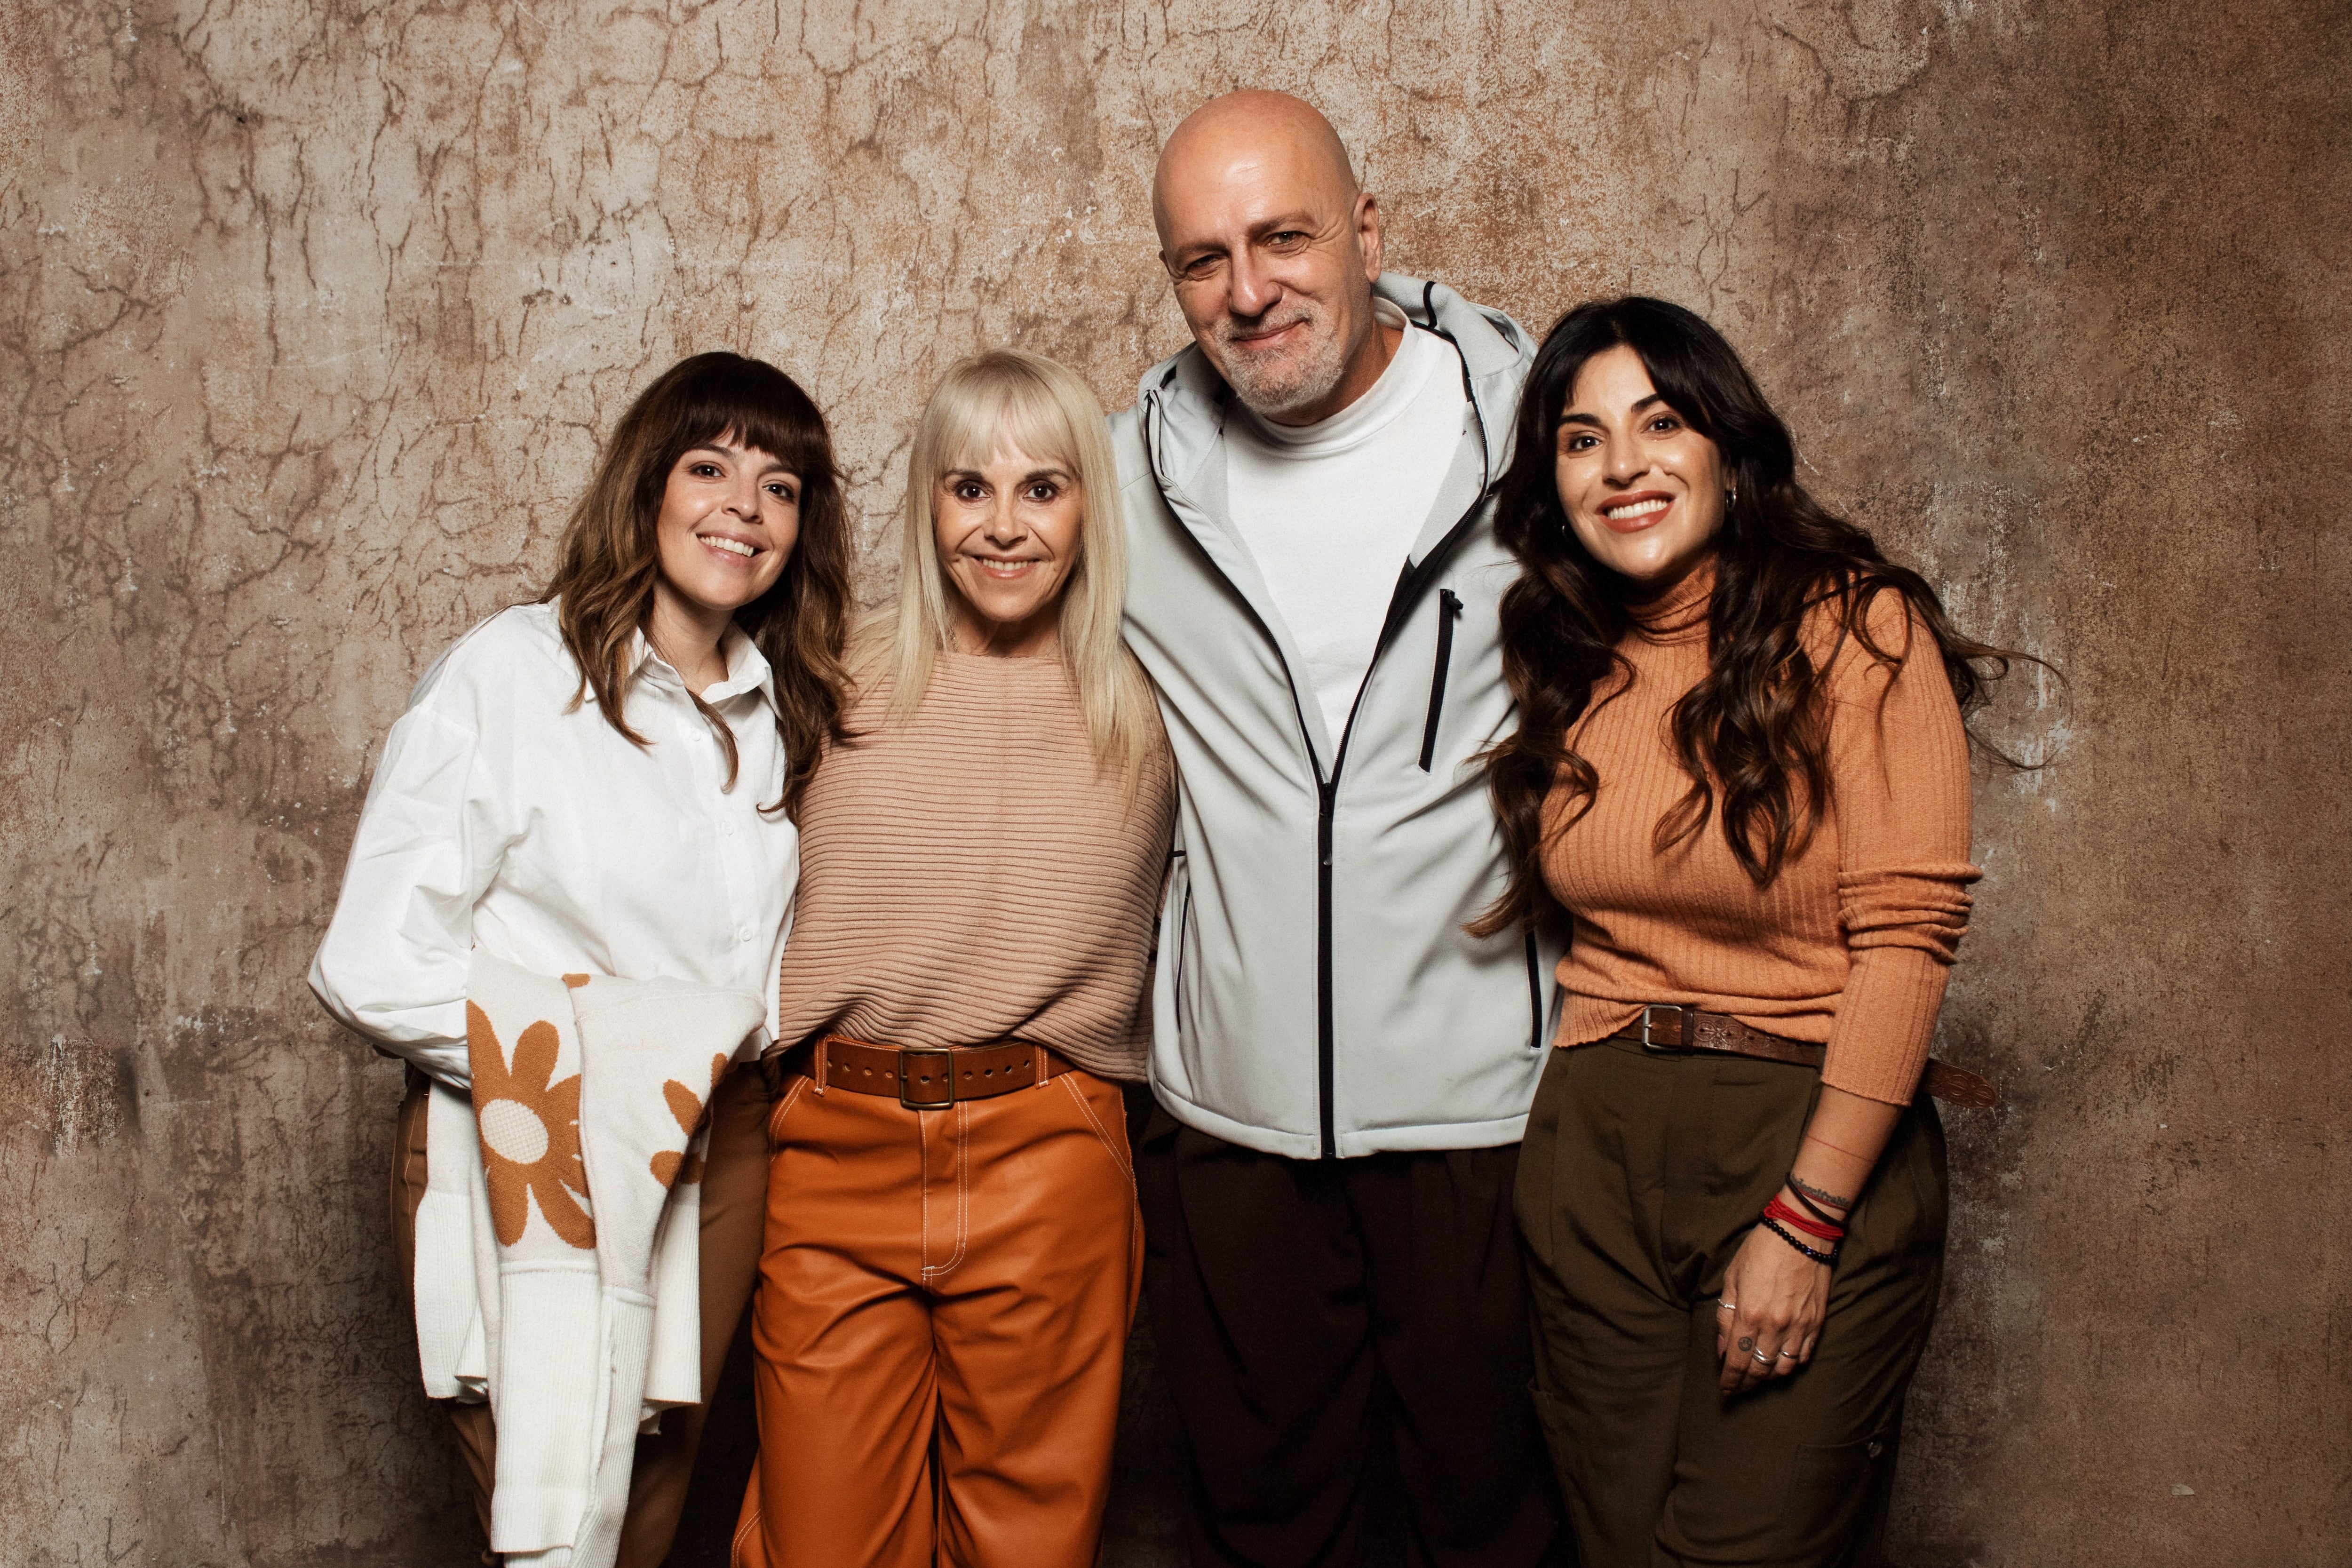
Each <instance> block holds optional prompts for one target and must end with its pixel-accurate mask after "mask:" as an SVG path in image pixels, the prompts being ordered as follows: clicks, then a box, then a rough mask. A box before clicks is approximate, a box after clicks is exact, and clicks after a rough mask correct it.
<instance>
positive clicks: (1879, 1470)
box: [1776, 1416, 1901, 1568]
mask: <svg viewBox="0 0 2352 1568" xmlns="http://www.w3.org/2000/svg"><path fill="white" fill-rule="evenodd" d="M1900 1419H1901V1418H1900V1416H1897V1417H1896V1420H1895V1422H1890V1423H1888V1424H1887V1425H1886V1426H1885V1427H1883V1428H1881V1429H1880V1431H1879V1432H1878V1433H1876V1434H1875V1435H1874V1436H1869V1437H1864V1438H1863V1439H1861V1440H1859V1441H1857V1442H1852V1443H1824V1444H1802V1445H1800V1446H1799V1447H1798V1448H1797V1449H1796V1452H1795V1456H1794V1462H1793V1463H1792V1464H1791V1465H1790V1472H1789V1491H1788V1495H1787V1496H1786V1497H1785V1498H1784V1499H1783V1500H1782V1502H1781V1511H1780V1531H1778V1533H1779V1536H1780V1542H1779V1545H1780V1556H1779V1558H1777V1559H1776V1561H1783V1562H1787V1563H1791V1564H1804V1565H1806V1568H1811V1565H1814V1564H1819V1565H1821V1568H1849V1565H1855V1568H1858V1565H1860V1564H1863V1563H1875V1562H1876V1561H1877V1560H1878V1559H1877V1540H1876V1538H1877V1536H1878V1534H1879V1532H1880V1529H1881V1527H1882V1526H1883V1525H1884V1524H1885V1517H1886V1509H1885V1502H1886V1495H1887V1490H1888V1488H1889V1486H1890V1484H1891V1483H1892V1481H1893V1479H1894V1475H1895V1436H1896V1432H1897V1423H1898V1422H1899V1421H1900Z"/></svg>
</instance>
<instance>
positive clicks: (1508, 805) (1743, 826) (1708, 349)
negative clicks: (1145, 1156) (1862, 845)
mask: <svg viewBox="0 0 2352 1568" xmlns="http://www.w3.org/2000/svg"><path fill="white" fill-rule="evenodd" d="M1620 346H1623V347H1626V348H1630V349H1632V350H1633V352H1634V353H1636V354H1638V355H1640V356H1641V360H1642V363H1643V367H1644V368H1645V369H1646V370H1647V371H1648V372H1649V375H1650V383H1651V384H1652V385H1653V386H1654V387H1655V388H1656V389H1657V391H1658V393H1659V395H1661V396H1662V397H1663V398H1664V400H1665V402H1666V403H1667V404H1668V405H1670V406H1671V407H1672V408H1673V409H1674V411H1675V413H1676V414H1678V415H1680V416H1682V417H1683V418H1684V419H1685V421H1687V422H1688V424H1689V425H1690V427H1691V428H1692V429H1694V430H1696V431H1697V432H1698V433H1699V434H1700V435H1702V436H1705V437H1706V438H1707V439H1708V440H1710V441H1712V442H1714V443H1715V445H1716V448H1717V452H1718V453H1719V454H1720V455H1721V458H1722V460H1723V465H1724V478H1725V481H1726V485H1727V489H1729V490H1730V491H1731V492H1732V498H1733V499H1732V500H1731V501H1730V502H1729V503H1728V505H1727V508H1726V510H1725V513H1724V518H1723V522H1722V525H1721V527H1720V528H1719V530H1718V531H1717V534H1716V537H1715V542H1714V550H1715V563H1716V566H1715V570H1716V577H1715V593H1714V597H1713V600H1712V603H1711V604H1710V605H1709V607H1708V610H1707V623H1708V624H1707V671H1706V676H1705V677H1704V678H1703V679H1700V681H1699V682H1698V684H1696V686H1694V687H1692V688H1691V689H1690V690H1689V691H1687V692H1685V693H1684V694H1683V696H1682V698H1681V699H1680V700H1677V701H1676V702H1675V705H1674V707H1673V710H1672V711H1671V716H1670V727H1671V731H1672V736H1673V742H1674V748H1675V755H1676V758H1677V760H1679V762H1680V763H1681V764H1682V768H1683V771H1684V773H1686V774H1687V775H1688V776H1689V778H1690V781H1691V784H1690V788H1689V790H1688V791H1687V792H1686V793H1685V795H1683V797H1682V798H1681V799H1680V800H1679V801H1677V802H1676V803H1675V805H1673V806H1672V807H1671V808H1669V809H1668V810H1667V811H1666V812H1665V813H1664V816H1661V817H1660V818H1659V821H1658V826H1657V832H1656V836H1655V840H1654V843H1655V847H1657V848H1658V849H1659V850H1660V851H1662V852H1663V851H1664V850H1666V849H1669V848H1672V847H1674V846H1675V845H1676V844H1679V843H1682V842H1683V841H1685V840H1686V839H1689V838H1691V837H1694V836H1696V835H1697V834H1698V833H1700V832H1702V831H1704V830H1705V829H1706V826H1707V824H1708V822H1709V821H1710V820H1711V819H1713V818H1714V817H1715V816H1717V812H1718V810H1719V811H1720V815H1721V818H1722V830H1723V835H1724V837H1725V838H1726V840H1727V842H1728V843H1729V845H1730V847H1731V852H1732V854H1733V855H1734V856H1736V857H1738V861H1739V864H1740V866H1741V868H1743V869H1745V870H1746V871H1747V873H1748V877H1749V878H1750V879H1753V880H1754V881H1755V882H1756V884H1757V885H1758V886H1759V887H1763V886H1767V885H1769V883H1770V882H1771V881H1772V879H1774V878H1775V877H1777V876H1779V875H1780V868H1781V866H1782V864H1783V863H1784V862H1785V861H1786V860H1787V859H1788V858H1789V857H1790V855H1791V854H1794V853H1799V852H1801V851H1802V849H1803V847H1804V846H1805V845H1806V844H1807V843H1808V842H1809V841H1810V840H1811V837H1812V833H1813V830H1814V828H1815V827H1816V826H1818V825H1819V823H1820V821H1821V816H1822V808H1823V806H1824V805H1825V804H1826V802H1827V800H1828V796H1829V772H1828V760H1827V754H1826V753H1827V745H1828V735H1827V728H1828V726H1827V721H1826V716H1825V696H1826V694H1825V692H1824V690H1823V682H1824V680H1825V679H1826V676H1827V666H1828V663H1829V660H1828V659H1823V660H1822V661H1821V662H1820V663H1816V662H1815V660H1814V658H1813V656H1812V655H1811V653H1810V652H1809V651H1808V650H1807V647H1806V640H1805V638H1804V637H1803V636H1802V635H1801V634H1802V632H1803V629H1804V626H1805V622H1806V619H1807V617H1808V616H1809V615H1811V613H1812V612H1814V611H1815V610H1816V609H1819V608H1822V607H1826V608H1827V610H1828V613H1829V614H1831V615H1833V616H1835V617H1836V622H1835V626H1836V631H1837V644H1836V646H1843V640H1844V639H1845V638H1848V637H1851V638H1853V640H1854V641H1855V642H1857V643H1858V644H1859V645H1860V646H1861V647H1863V648H1864V649H1866V650H1867V651H1868V653H1869V655H1870V657H1872V658H1875V659H1877V660H1878V661H1879V662H1880V663H1881V664H1884V665H1885V666H1887V667H1889V668H1893V667H1895V666H1896V665H1899V664H1900V663H1901V662H1902V660H1903V658H1904V650H1902V649H1893V650H1890V649H1887V648H1885V647H1880V646H1879V644H1878V643H1877V642H1876V641H1875V640H1874V638H1873V637H1871V634H1870V628H1869V616H1870V607H1871V605H1872V603H1873V601H1874V600H1875V599H1876V598H1877V597H1878V595H1881V594H1884V593H1894V594H1898V595H1902V597H1903V598H1904V599H1905V600H1906V602H1907V603H1908V605H1909V609H1910V614H1911V618H1912V619H1913V621H1914V622H1916V624H1917V625H1918V626H1924V627H1925V628H1926V630H1927V633H1928V635H1929V636H1931V637H1934V639H1935V642H1936V649H1937V654H1938V656H1939V657H1940V658H1942V660H1943V666H1944V673H1945V675H1946V677H1947V678H1948V679H1949V680H1950V681H1951V683H1952V694H1953V695H1954V696H1955V697H1956V698H1958V700H1959V705H1960V710H1961V712H1962V713H1963V714H1964V715H1965V714H1967V713H1969V712H1971V711H1973V710H1975V709H1976V708H1977V707H1978V706H1979V704H1980V703H1981V702H1982V700H1983V698H1984V686H1985V682H1986V681H1987V680H1988V679H1995V678H1998V677H1999V676H2001V675H2004V674H2006V673H2008V670H2009V665H2010V661H2011V659H2012V658H2024V657H2028V656H2023V655H2018V654H2014V653H2011V652H2010V651H2009V650H2007V649H2002V648H1996V647H1988V646H1987V645H1985V644H1983V643H1979V642H1975V641H1972V640H1970V639H1969V638H1968V637H1963V636H1961V635H1960V633H1959V632H1958V631H1957V630H1955V629H1954V628H1953V626H1952V624H1951V622H1950V620H1949V619H1948V618H1947V617H1946V616H1945V614H1944V606H1943V602H1942V601H1941V600H1940V599H1938V598H1937V595H1936V591H1935V590H1934V589H1933V588H1931V587H1929V586H1928V585H1927V580H1926V579H1925V578H1923V577H1921V576H1920V575H1919V574H1917V573H1916V572H1913V571H1910V570H1907V569H1906V568H1905V567H1901V566H1897V565H1895V564H1893V563H1890V562H1889V561H1888V560H1887V559H1886V558H1885V556H1884V555H1882V554H1881V553H1879V550H1878V546H1877V545H1876V544H1875V543H1874V542H1873V541H1872V540H1871V537H1870V535H1869V534H1868V533H1866V532H1864V531H1863V530H1861V529H1860V528H1857V527H1855V526H1854V525H1853V523H1851V522H1848V521H1845V520H1844V519H1843V518H1841V517H1838V516H1837V515H1835V514H1834V513H1832V511H1830V510H1829V509H1827V508H1826V507H1824V506H1822V504H1821V502H1819V501H1817V500H1814V499H1813V498H1812V497H1811V495H1809V494H1807V493H1806V491H1805V488H1804V486H1802V485H1801V484H1799V483H1798V482H1797V476H1796V446H1795V444H1794V443H1793V442H1792V441H1791V440H1790V437H1789V427H1788V426H1786V425H1784V424H1782V423H1781V421H1780V416H1779V415H1777V414H1775V413H1774V412H1773V411H1772V407H1771V405H1769V404H1768V403H1767V402H1765V400H1764V395H1763V394H1762V393H1761V392H1759V390H1757V386H1756V383H1755V380H1754V378H1753V377H1751V376H1750V375H1749V374H1748V367H1747V366H1746V365H1744V364H1742V363H1740V362H1739V356H1738V354H1737V353H1734V352H1733V350H1732V347H1731V345H1730V344H1729V343H1728V342H1725V341H1724V338H1723V334H1722V333H1720V332H1718V331H1716V330H1715V329H1714V328H1713V327H1712V326H1709V325H1708V324H1707V323H1706V321H1705V320H1703V319H1702V318H1700V317H1698V316H1696V315H1694V314H1693V313H1692V312H1690V311H1688V310H1684V309H1683V308H1682V307H1681V306H1679V305H1673V304H1668V303H1667V302H1666V301H1664V300H1651V299H1645V298H1643V297H1640V296H1638V295H1636V296H1628V297H1626V298H1624V299H1619V300H1596V301H1593V302H1591V303H1588V304H1583V305H1579V306H1578V307H1576V308H1575V309H1574V310H1570V311H1569V312H1568V314H1566V315H1565V316H1562V317H1561V318H1560V319H1559V324H1557V325H1556V326H1554V327H1553V328H1552V330H1551V332H1550V334H1549V336H1547V337H1546V338H1545V339H1544V343H1543V347H1542V349H1541V350H1540V351H1539V352H1538V353H1537V355H1536V362H1535V366H1534V368H1533V369H1532V370H1531V371H1530V372H1529V373H1528V383H1527V387H1526V390H1525V391H1524V392H1523V393H1522V394H1521V397H1520V402H1519V414H1518V427H1517V436H1516V439H1515V441H1514V443H1513V453H1512V458H1511V463H1510V467H1509V468H1507V470H1506V471H1505V473H1504V475H1503V479H1502V483H1501V485H1500V487H1499V493H1498V495H1497V498H1496V517H1495V531H1496V535H1497V536H1498V537H1499V538H1500V539H1501V541H1502V542H1503V543H1504V545H1505V546H1506V547H1507V548H1508V549H1509V550H1510V552H1512V553H1513V554H1514V555H1516V556H1517V558H1518V561H1519V564H1520V567H1521V572H1520V575H1519V579H1518V581H1517V583H1516V584H1513V585H1512V586H1511V587H1510V588H1509V589H1508V590H1507V592H1506V593H1505V594H1504V595H1503V600H1502V605H1501V610H1500V616H1501V623H1502V638H1503V673H1504V678H1505V679H1507V681H1508V682H1509V684H1510V689H1511V693H1512V695H1513V696H1514V697H1515V698H1516V699H1517V702H1518V710H1519V727H1518V730H1517V733H1515V734H1513V735H1511V736H1510V737H1508V738H1507V739H1506V740H1504V741H1502V742H1498V743H1497V744H1496V745H1495V746H1494V747H1493V748H1492V749H1491V750H1489V752H1487V754H1486V783H1487V788H1488V790H1489V791H1490V792H1491V793H1492V795H1493V796H1494V801H1495V811H1496V816H1497V817H1499V818H1500V820H1501V826H1502V834H1503V843H1504V847H1505V851H1506V853H1507V857H1508V858H1509V866H1510V881H1509V884H1508V887H1507V889H1506V891H1505V892H1504V894H1503V897H1502V898H1501V899H1500V900H1497V901H1496V904H1495V905H1494V907H1493V908H1492V909H1490V910H1487V911H1486V913H1485V914H1484V915H1482V916H1481V917H1480V918H1479V920H1478V921H1476V922H1475V924H1474V925H1473V926H1472V928H1471V929H1472V930H1473V931H1476V932H1478V933H1479V934H1482V935H1491V934H1493V933H1495V932H1496V931H1504V930H1507V929H1508V928H1510V927H1512V926H1515V925H1517V924H1520V923H1523V922H1528V921H1535V920H1537V919H1538V918H1539V917H1541V916H1542V915H1543V914H1545V913H1546V912H1547V911H1548V910H1549V908H1550V907H1551V899H1550V895H1549V892H1548V890H1547V889H1546V888H1545V885H1544V879H1543V867H1542V856H1543V851H1544V848H1545V836H1544V832H1543V811H1544V802H1545V800H1546V798H1547V797H1548V796H1549V795H1550V794H1551V791H1552V789H1553V786H1554V785H1555V784H1566V785H1567V786H1568V788H1569V790H1570V792H1571V794H1572V795H1575V796H1579V797H1580V799H1578V800H1577V802H1576V804H1575V805H1574V807H1573V809H1572V810H1571V812H1570V814H1569V816H1567V817H1566V818H1564V819H1563V820H1562V822H1561V825H1560V826H1561V827H1562V828H1563V829H1564V828H1565V827H1566V826H1570V825H1571V824H1573V823H1574V822H1575V821H1576V820H1577V818H1579V817H1580V816H1583V815H1584V813H1585V812H1587V811H1589V810H1591V806H1592V800H1593V795H1594V792H1595V791H1596V790H1597V789H1598V788H1599V786H1600V779H1599V776H1598V775H1597V774H1596V773H1594V771H1593V767H1592V764H1591V763H1590V762H1588V761H1586V760H1585V759H1584V758H1583V757H1582V756H1580V755H1579V754H1578V753H1577V752H1575V751H1574V750H1572V749H1571V748H1570V745H1569V743H1568V733H1569V731H1570V728H1571V727H1572V726H1573V725H1574V724H1575V723H1576V721H1577V720H1578V719H1579V718H1580V717H1581V716H1582V715H1583V714H1584V712H1585V711H1586V710H1587V709H1588V708H1589V707H1590V706H1591V701H1592V695H1593V690H1594V688H1595V687H1596V686H1598V685H1599V684H1600V683H1601V679H1602V678H1603V677H1605V676H1607V675H1609V674H1610V673H1611V672H1612V670H1624V671H1625V672H1626V673H1627V674H1629V675H1630V673H1631V672H1630V669H1628V668H1627V667H1626V664H1625V660H1624V659H1623V658H1622V657H1621V656H1620V655H1619V654H1618V653H1617V652H1616V645H1617V643H1618V642H1619V640H1620V639H1622V637H1624V636H1625V635H1626V633H1627V632H1628V630H1630V629H1631V627H1632V625H1633V620H1632V616H1631V615H1630V613H1629V612H1628V610H1627V608H1626V599H1627V592H1626V590H1627V583H1626V580H1625V579H1624V578H1623V577H1622V576H1620V575H1619V574H1616V573H1614V572H1612V571H1610V570H1609V569H1608V568H1606V567H1604V566H1602V565H1601V563H1599V562H1597V561H1595V560H1594V559H1593V558H1592V556H1591V554H1590V553H1588V552H1586V550H1585V548H1584V546H1583V545H1582V544H1581V543H1580V542H1579V541H1578V540H1577V537H1576V533H1575V531H1574V530H1573V529H1571V528H1570V526H1569V521H1568V517H1567V514H1566V512H1565V511H1564V510H1562V509H1561V505H1560V498H1559V484H1558V481H1557V479H1556V478H1555V464H1556V454H1557V450H1558V447H1557V443H1558V439H1559V421H1560V416H1561V414H1562V413H1563V412H1564V410H1565V408H1566V405H1567V402H1568V399H1569V397H1570V394H1571V393H1572V391H1573V390H1574V388H1575V385H1576V378H1577V375H1578V373H1579V372H1580V371H1582V370H1583V368H1584V365H1585V363H1586V362H1587V361H1589V360H1591V358H1592V357H1593V356H1594V355H1595V354H1599V353H1606V352H1607V351H1609V350H1611V349H1613V348H1617V347H1620ZM1980 667H1981V668H1980ZM1621 689H1622V688H1621ZM1604 700H1605V699H1604ZM1971 739H1972V740H1974V737H1971ZM1978 743H1979V744H1981V742H1978ZM1987 749H1988V750H1990V748H1987ZM1994 754H1995V755H1999V753H1998V752H1995V753H1994ZM2003 760H2004V761H2005V760H2007V759H2005V758H2004V759H2003ZM1718 792H1719V794H1720V796H1721V799H1720V801H1719V802H1718V800H1717V795H1718Z"/></svg>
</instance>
